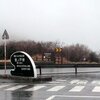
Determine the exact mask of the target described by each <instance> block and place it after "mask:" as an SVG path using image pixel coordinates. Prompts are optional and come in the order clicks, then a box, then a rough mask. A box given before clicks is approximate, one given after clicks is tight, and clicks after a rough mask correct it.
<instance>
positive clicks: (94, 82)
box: [92, 80, 100, 85]
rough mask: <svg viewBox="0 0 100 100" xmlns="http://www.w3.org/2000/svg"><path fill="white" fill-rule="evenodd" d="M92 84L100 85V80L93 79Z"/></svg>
mask: <svg viewBox="0 0 100 100" xmlns="http://www.w3.org/2000/svg"><path fill="white" fill-rule="evenodd" d="M92 84H98V85H100V80H95V81H92Z"/></svg>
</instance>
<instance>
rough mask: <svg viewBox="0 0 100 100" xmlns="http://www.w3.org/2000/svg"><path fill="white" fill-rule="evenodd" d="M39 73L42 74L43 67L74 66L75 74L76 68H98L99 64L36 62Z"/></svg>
mask: <svg viewBox="0 0 100 100" xmlns="http://www.w3.org/2000/svg"><path fill="white" fill-rule="evenodd" d="M36 66H37V68H39V72H40V75H42V69H43V68H74V69H75V75H77V73H78V70H77V69H78V68H100V64H41V65H39V64H37V65H36Z"/></svg>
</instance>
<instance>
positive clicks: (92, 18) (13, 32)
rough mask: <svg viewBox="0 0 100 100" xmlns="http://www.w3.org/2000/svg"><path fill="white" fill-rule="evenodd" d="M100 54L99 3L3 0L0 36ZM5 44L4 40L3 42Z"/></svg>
mask: <svg viewBox="0 0 100 100" xmlns="http://www.w3.org/2000/svg"><path fill="white" fill-rule="evenodd" d="M4 29H6V30H7V32H8V33H9V35H10V40H13V39H14V40H36V41H60V42H64V43H65V44H68V45H70V44H76V43H80V44H85V45H87V46H88V47H89V48H90V49H92V50H95V51H99V50H100V0H0V36H2V34H3V32H4ZM1 41H2V40H1Z"/></svg>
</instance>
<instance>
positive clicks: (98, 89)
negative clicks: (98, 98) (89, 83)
mask: <svg viewBox="0 0 100 100" xmlns="http://www.w3.org/2000/svg"><path fill="white" fill-rule="evenodd" d="M92 92H100V86H96V87H95V88H94V89H93V90H92Z"/></svg>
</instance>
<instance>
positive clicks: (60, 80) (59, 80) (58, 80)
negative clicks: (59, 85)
mask: <svg viewBox="0 0 100 100" xmlns="http://www.w3.org/2000/svg"><path fill="white" fill-rule="evenodd" d="M56 81H57V82H66V81H67V80H62V79H57V80H56Z"/></svg>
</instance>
